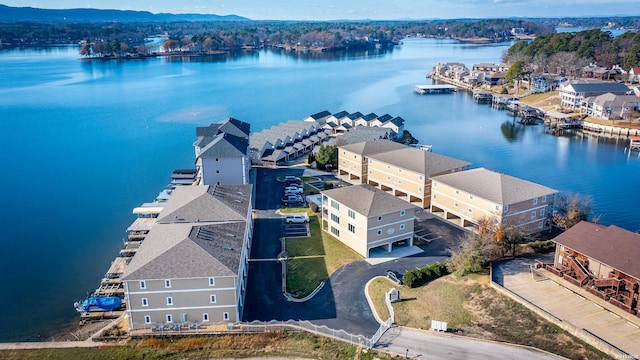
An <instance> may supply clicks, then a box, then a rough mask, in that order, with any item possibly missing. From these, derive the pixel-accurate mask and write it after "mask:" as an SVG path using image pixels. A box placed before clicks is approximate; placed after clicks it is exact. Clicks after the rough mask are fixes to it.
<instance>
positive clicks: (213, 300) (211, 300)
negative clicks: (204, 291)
mask: <svg viewBox="0 0 640 360" xmlns="http://www.w3.org/2000/svg"><path fill="white" fill-rule="evenodd" d="M209 301H210V302H211V303H212V304H215V303H216V296H215V295H209Z"/></svg>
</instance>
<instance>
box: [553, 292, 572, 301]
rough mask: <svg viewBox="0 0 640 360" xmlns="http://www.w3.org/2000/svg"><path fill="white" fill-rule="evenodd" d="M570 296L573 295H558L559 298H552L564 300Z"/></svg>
mask: <svg viewBox="0 0 640 360" xmlns="http://www.w3.org/2000/svg"><path fill="white" fill-rule="evenodd" d="M570 296H573V293H571V294H566V295H560V296H557V297H554V298H553V300H561V299H566V298H568V297H570Z"/></svg>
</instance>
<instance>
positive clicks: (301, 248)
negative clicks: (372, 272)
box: [285, 209, 362, 297]
mask: <svg viewBox="0 0 640 360" xmlns="http://www.w3.org/2000/svg"><path fill="white" fill-rule="evenodd" d="M305 210H309V209H305ZM298 212H301V211H300V209H298ZM307 214H309V218H310V222H309V230H310V233H311V236H309V237H306V238H288V239H286V240H285V251H286V253H287V257H288V258H289V260H287V291H288V292H289V293H291V294H294V295H295V296H296V297H304V296H307V295H309V294H310V293H311V292H312V291H313V290H314V289H315V288H316V287H318V285H319V284H320V282H322V281H325V280H327V279H328V278H329V276H330V275H331V274H332V273H333V272H334V271H336V270H337V269H339V268H341V267H342V266H344V265H346V264H348V263H351V262H354V261H357V260H361V259H362V257H361V256H360V255H358V254H357V253H356V252H354V251H353V250H351V249H350V248H349V247H348V246H346V245H344V244H342V243H341V242H339V241H338V240H336V239H334V238H333V237H332V236H330V235H329V234H327V233H325V232H323V231H321V230H320V224H319V221H320V220H321V218H320V216H318V215H315V214H313V212H311V211H310V210H309V211H308V212H307Z"/></svg>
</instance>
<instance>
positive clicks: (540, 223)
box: [538, 221, 544, 229]
mask: <svg viewBox="0 0 640 360" xmlns="http://www.w3.org/2000/svg"><path fill="white" fill-rule="evenodd" d="M543 226H544V224H543V222H542V221H540V222H538V229H542V227H543Z"/></svg>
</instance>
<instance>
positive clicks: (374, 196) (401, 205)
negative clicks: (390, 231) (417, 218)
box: [322, 184, 417, 217]
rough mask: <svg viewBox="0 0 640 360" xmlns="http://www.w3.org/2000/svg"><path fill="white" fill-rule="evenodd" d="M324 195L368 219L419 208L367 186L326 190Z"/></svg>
mask: <svg viewBox="0 0 640 360" xmlns="http://www.w3.org/2000/svg"><path fill="white" fill-rule="evenodd" d="M322 194H324V195H327V196H328V197H330V198H332V199H334V200H336V201H338V202H340V203H341V204H343V205H344V206H346V207H348V208H350V209H352V210H353V211H355V212H357V213H359V214H362V215H364V216H366V217H371V216H378V215H384V214H389V213H392V212H396V211H400V210H403V209H411V208H417V207H416V206H415V205H412V204H410V203H408V202H406V201H404V200H401V199H398V198H397V197H395V196H393V195H389V194H387V193H386V192H384V191H382V190H379V189H377V188H375V187H373V186H370V185H367V184H361V185H354V186H345V187H341V188H337V189H331V190H325V191H323V192H322Z"/></svg>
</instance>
